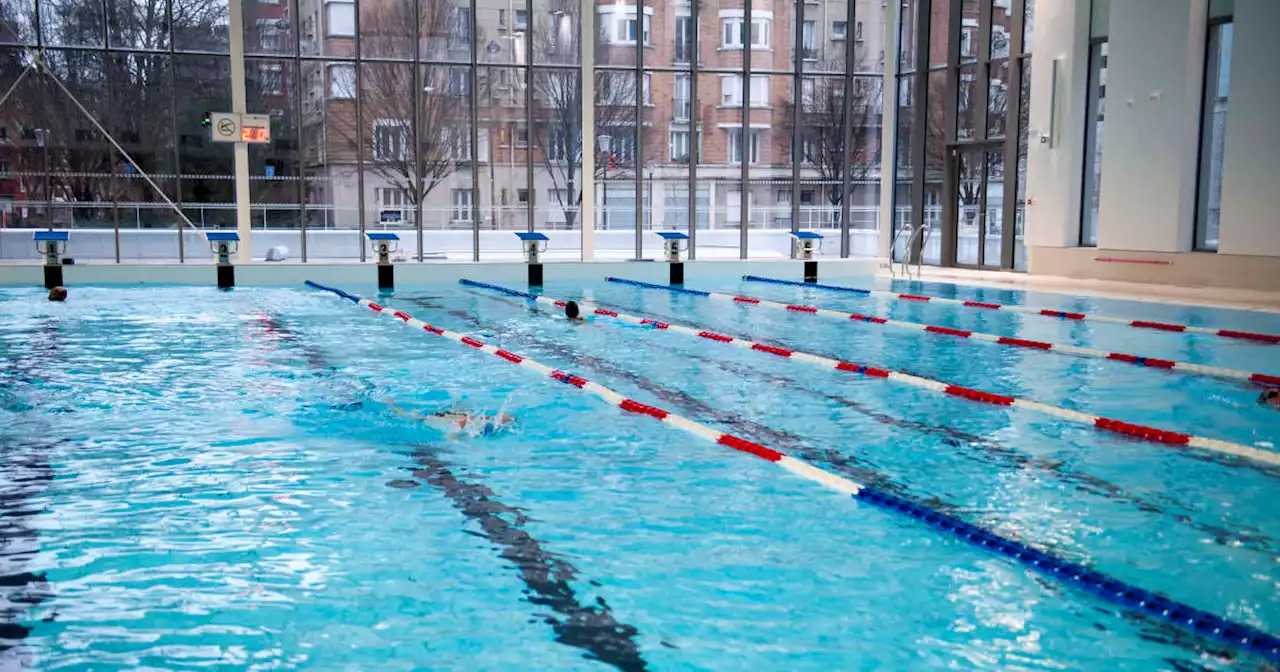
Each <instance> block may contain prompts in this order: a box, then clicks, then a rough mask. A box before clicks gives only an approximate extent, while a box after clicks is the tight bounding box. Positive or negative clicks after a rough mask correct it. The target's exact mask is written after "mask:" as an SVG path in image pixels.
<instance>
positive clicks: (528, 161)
mask: <svg viewBox="0 0 1280 672" xmlns="http://www.w3.org/2000/svg"><path fill="white" fill-rule="evenodd" d="M524 6H525V17H526V19H525V26H524V129H525V136H526V137H527V138H528V141H527V142H525V143H524V163H525V185H526V186H525V192H526V195H527V198H526V200H525V210H526V212H525V216H526V218H527V219H528V225H529V232H530V233H532V232H533V229H534V219H535V215H536V213H537V207H536V205H537V193H536V192H535V191H534V181H533V170H534V167H533V144H534V141H533V139H534V138H535V137H537V135H536V134H535V133H534V129H533V124H534V116H535V115H534V108H533V26H534V18H533V0H525V5H524ZM514 18H515V17H512V19H514ZM519 131H520V127H519V125H517V126H516V139H517V140H518V139H519V136H520V132H519ZM516 144H519V143H516ZM516 200H520V199H519V198H517V199H516Z"/></svg>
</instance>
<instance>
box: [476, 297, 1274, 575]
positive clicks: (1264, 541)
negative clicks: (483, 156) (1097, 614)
mask: <svg viewBox="0 0 1280 672" xmlns="http://www.w3.org/2000/svg"><path fill="white" fill-rule="evenodd" d="M475 295H476V296H483V297H486V298H488V299H490V300H492V301H495V302H498V303H503V304H506V305H510V306H513V307H517V308H521V309H526V310H534V311H538V310H541V308H540V307H537V308H535V307H532V306H529V305H528V304H527V303H525V302H517V301H514V300H509V299H506V298H502V297H498V296H494V295H492V294H488V293H485V292H477V293H475ZM594 303H595V304H596V305H601V306H608V307H610V308H614V309H616V310H618V311H619V312H627V313H631V314H634V315H643V316H645V317H650V318H655V319H658V320H659V321H662V322H671V323H682V324H685V325H686V326H689V327H692V328H695V329H704V330H711V331H718V332H719V333H724V334H727V335H729V336H733V337H734V338H741V339H743V340H753V339H752V338H751V337H749V336H745V335H741V334H735V333H734V332H733V331H732V330H725V329H718V328H717V329H713V328H711V327H705V326H702V325H698V324H697V323H694V322H690V321H688V320H678V321H673V320H674V318H668V317H667V316H664V315H657V314H654V313H651V312H650V313H644V314H642V313H637V312H636V311H635V310H634V309H632V308H629V307H627V306H622V305H618V304H605V303H602V302H598V301H597V302H594ZM507 335H508V336H511V337H517V338H518V337H519V335H518V334H516V333H515V332H508V334H507ZM758 342H765V341H758ZM765 343H766V344H768V343H767V342H765ZM779 347H781V346H779ZM682 356H685V357H688V358H689V359H691V360H694V361H698V362H700V363H703V364H707V365H709V366H713V367H716V368H718V369H720V370H721V371H724V372H726V373H729V374H732V375H735V376H738V377H741V378H744V379H747V380H756V381H760V382H767V383H769V384H771V385H776V386H778V387H783V388H786V389H789V390H793V391H796V392H799V393H802V394H809V395H812V396H816V397H819V398H821V399H825V400H827V401H829V402H831V403H834V404H837V405H840V406H844V407H846V408H848V409H849V410H851V411H854V412H856V413H859V414H861V415H863V416H865V417H867V418H870V419H871V420H874V421H876V422H879V423H881V424H885V425H890V426H893V427H899V428H901V429H906V430H910V431H915V432H919V433H922V434H926V435H935V436H941V437H942V439H943V441H944V442H945V443H946V444H947V445H949V446H952V447H954V448H970V449H973V450H976V451H979V452H980V453H981V455H982V456H985V457H987V458H990V459H989V460H986V461H984V460H982V459H981V457H980V456H978V455H973V454H971V453H970V452H965V453H959V454H958V457H961V458H962V459H971V460H976V461H978V462H979V463H980V464H984V465H987V466H997V467H1004V468H1007V469H1011V470H1015V471H1039V472H1042V473H1045V474H1046V475H1049V476H1054V477H1057V478H1059V479H1060V480H1062V481H1063V482H1064V483H1068V484H1070V485H1072V486H1073V487H1075V488H1076V490H1078V491H1079V492H1083V493H1088V494H1093V495H1096V496H1098V497H1101V498H1103V499H1109V500H1111V501H1115V502H1118V503H1122V504H1129V505H1132V506H1134V507H1135V508H1137V509H1138V510H1140V511H1143V512H1146V513H1153V514H1158V515H1168V516H1169V518H1170V519H1171V520H1174V521H1176V522H1178V523H1180V524H1182V525H1185V526H1187V527H1189V528H1191V529H1193V530H1196V531H1197V532H1200V533H1203V534H1207V535H1210V536H1211V537H1212V538H1213V540H1214V542H1215V543H1217V544H1219V545H1222V546H1235V545H1239V546H1240V547H1243V548H1248V549H1250V550H1253V551H1256V552H1261V553H1268V554H1273V553H1275V552H1276V551H1275V542H1274V540H1273V539H1271V537H1269V536H1267V535H1266V534H1264V533H1263V532H1262V531H1260V530H1258V529H1257V528H1242V529H1240V530H1229V529H1226V528H1224V527H1220V526H1217V525H1212V524H1209V523H1205V522H1201V521H1197V520H1195V519H1194V518H1191V517H1190V516H1189V515H1186V514H1183V513H1173V512H1169V511H1167V510H1166V509H1165V508H1164V507H1163V506H1161V505H1160V504H1157V503H1155V502H1153V501H1150V500H1148V499H1147V498H1144V497H1142V496H1139V495H1134V494H1130V493H1128V492H1126V491H1125V490H1124V489H1123V488H1121V487H1120V486H1119V485H1116V484H1115V483H1111V482H1110V481H1107V480H1106V479H1103V478H1100V477H1097V476H1093V475H1091V474H1086V473H1083V472H1080V471H1076V470H1074V469H1071V468H1069V467H1066V466H1065V465H1064V464H1063V462H1062V461H1060V460H1050V459H1045V458H1036V457H1031V456H1029V455H1026V454H1025V453H1022V452H1021V451H1018V450H1017V449H1015V448H1012V447H1010V446H1005V445H1003V444H1000V443H998V442H996V441H992V440H991V439H988V438H986V437H983V436H979V435H977V434H971V433H969V432H964V431H962V430H959V429H955V428H953V427H948V426H946V425H933V424H930V423H927V422H922V421H918V420H909V419H905V418H898V417H894V416H892V415H889V414H886V413H881V412H879V411H876V410H873V409H870V408H868V407H867V406H865V405H864V404H861V403H859V402H857V401H854V400H852V399H849V398H847V397H843V396H840V395H838V394H832V393H829V392H822V391H819V390H815V389H812V388H809V387H806V386H804V385H802V384H800V383H798V382H797V381H795V380H792V379H789V378H785V377H782V376H777V375H773V374H770V373H767V372H765V371H761V370H758V369H754V368H750V367H746V366H739V365H736V364H733V363H731V362H728V361H725V360H721V359H718V358H715V357H708V356H704V355H697V354H693V353H688V352H683V353H682ZM584 357H587V356H584ZM602 364H603V366H605V367H613V368H614V369H616V366H615V365H613V364H612V363H610V362H603V361H602ZM611 372H614V371H611ZM614 373H616V375H623V376H625V375H627V374H626V373H625V372H621V373H617V372H614ZM631 382H634V383H637V384H640V385H641V386H642V387H643V384H641V383H639V381H636V380H632V381H631ZM645 389H649V388H645ZM649 391H650V392H653V391H654V390H652V389H649ZM677 394H683V393H677ZM686 396H687V395H686ZM689 400H691V401H693V403H701V402H698V401H697V400H693V399H692V398H691V397H690V398H689ZM673 403H679V402H673ZM687 407H688V406H686V408H687ZM704 412H705V411H704ZM710 412H712V413H715V411H710ZM734 417H736V416H734ZM766 429H767V428H766ZM788 438H789V439H792V441H791V442H792V443H793V444H794V442H795V441H798V440H800V437H798V436H795V435H790V436H789V437H788ZM774 440H775V441H776V439H774ZM859 475H860V476H861V477H863V478H870V477H868V476H866V475H864V474H859ZM869 484H871V485H875V487H878V488H889V489H892V488H893V487H894V486H892V485H889V484H887V483H869ZM1160 499H1162V500H1164V502H1165V503H1166V504H1169V505H1172V506H1176V507H1179V508H1181V509H1183V510H1184V511H1185V510H1186V508H1185V507H1184V506H1183V505H1182V504H1181V503H1179V502H1178V501H1176V500H1174V499H1172V498H1168V497H1161V498H1160ZM931 501H932V502H933V503H934V504H936V505H937V506H941V507H943V508H946V506H945V504H944V503H943V502H941V501H940V500H937V499H934V500H931ZM953 512H954V510H953ZM1246 530H1247V531H1246ZM1070 555H1076V554H1070Z"/></svg>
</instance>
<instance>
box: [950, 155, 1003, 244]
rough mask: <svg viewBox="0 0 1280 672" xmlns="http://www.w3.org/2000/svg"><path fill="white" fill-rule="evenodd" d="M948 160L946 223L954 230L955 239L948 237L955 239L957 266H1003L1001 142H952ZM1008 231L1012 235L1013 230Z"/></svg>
mask: <svg viewBox="0 0 1280 672" xmlns="http://www.w3.org/2000/svg"><path fill="white" fill-rule="evenodd" d="M950 160H951V166H950V168H951V170H950V171H949V172H950V176H951V180H950V185H949V188H948V191H949V194H950V200H951V205H952V206H953V207H952V208H949V210H950V211H951V213H953V221H950V222H947V224H948V225H949V227H950V228H951V229H952V230H953V231H955V236H954V238H951V237H948V238H951V240H953V241H954V245H955V249H954V252H955V260H956V262H955V263H956V265H957V266H967V267H969V268H989V269H999V268H1004V267H1006V266H1005V264H1004V263H1003V256H1004V255H1003V251H1004V247H1005V240H1004V236H1005V233H1006V232H1005V227H1004V221H1003V220H1004V148H1003V143H983V144H979V145H955V146H952V149H951V157H950ZM1008 233H1009V235H1010V236H1011V237H1012V235H1013V232H1012V230H1010V231H1009V232H1008ZM1009 242H1010V243H1011V242H1012V240H1011V241H1009Z"/></svg>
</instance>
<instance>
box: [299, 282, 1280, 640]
mask: <svg viewBox="0 0 1280 672" xmlns="http://www.w3.org/2000/svg"><path fill="white" fill-rule="evenodd" d="M306 284H307V286H308V287H313V288H315V289H319V290H322V291H326V292H332V293H333V294H336V295H338V296H340V297H342V298H344V299H347V300H349V301H351V302H353V303H355V304H357V305H360V306H364V307H366V308H368V309H370V310H372V311H374V312H376V313H379V314H382V315H386V316H389V317H393V318H395V319H398V320H400V321H401V322H402V323H403V324H405V325H406V326H409V327H411V328H414V329H421V330H423V331H425V332H427V333H430V334H434V335H436V336H442V337H444V338H447V339H449V340H452V341H456V342H458V343H462V344H463V345H467V346H470V347H472V348H475V349H477V350H481V351H483V352H487V353H489V354H491V355H494V356H496V357H499V358H501V359H504V360H506V361H508V362H510V363H512V364H518V365H520V366H523V367H526V368H529V369H532V370H534V371H536V372H538V373H540V374H542V375H543V376H546V377H550V378H552V379H554V380H557V381H560V382H562V383H566V384H569V385H572V386H574V387H576V388H578V389H580V390H583V391H585V392H589V393H591V394H593V395H595V396H597V397H599V398H600V399H603V400H604V401H606V402H608V403H610V404H612V405H614V406H617V407H618V408H620V409H622V410H624V411H627V412H629V413H635V414H638V415H647V416H649V417H652V418H655V419H657V420H660V421H662V422H664V423H666V424H668V425H670V426H672V427H675V428H677V429H680V430H682V431H684V432H687V433H689V434H693V435H694V436H698V437H701V438H704V439H706V440H708V441H712V442H714V443H717V444H720V445H723V446H726V447H729V448H732V449H734V450H736V451H739V452H742V453H746V454H748V455H754V456H755V457H758V458H761V459H763V460H765V461H767V462H772V463H774V464H777V465H778V466H780V467H782V468H784V469H786V470H787V471H790V472H791V473H793V474H795V475H797V476H800V477H802V478H805V479H808V480H810V481H813V482H816V483H818V484H820V485H823V486H825V487H827V488H830V489H832V490H835V491H837V492H840V493H844V494H847V495H849V496H850V497H852V498H853V499H854V500H855V501H858V502H864V503H866V504H869V505H871V506H875V507H877V508H879V509H881V510H884V511H890V512H894V513H897V514H900V515H903V516H905V517H907V518H910V519H912V520H915V521H918V522H921V523H924V524H925V525H927V526H928V527H931V528H933V529H935V530H938V531H940V532H944V533H946V534H948V535H950V536H952V537H954V538H956V539H959V540H961V541H963V542H965V543H968V544H970V545H972V546H975V547H977V548H981V549H986V550H988V551H992V552H994V553H997V554H1000V555H1003V556H1005V557H1006V558H1009V559H1011V560H1013V561H1014V562H1016V563H1018V564H1020V565H1022V566H1023V567H1026V568H1027V569H1030V570H1032V571H1035V572H1037V573H1039V574H1042V575H1044V576H1048V577H1050V578H1053V579H1056V580H1058V581H1061V582H1062V583H1065V584H1067V585H1069V586H1075V587H1077V588H1080V589H1082V590H1084V591H1087V592H1089V593H1092V594H1093V595H1095V596H1097V597H1100V598H1102V599H1104V600H1107V601H1109V602H1111V603H1113V604H1116V605H1118V606H1120V607H1122V608H1125V609H1131V610H1134V611H1138V612H1141V613H1143V614H1145V615H1147V616H1150V617H1152V618H1154V619H1157V620H1160V621H1163V622H1165V623H1168V624H1170V625H1173V626H1175V627H1178V628H1180V629H1182V630H1184V631H1186V632H1189V633H1192V634H1196V635H1200V636H1203V637H1207V638H1212V639H1215V640H1217V641H1220V642H1223V643H1225V644H1229V645H1231V646H1233V647H1239V648H1241V649H1243V650H1246V651H1249V652H1251V653H1254V654H1257V655H1260V656H1262V657H1265V658H1268V659H1271V660H1275V661H1280V637H1276V636H1274V635H1271V634H1268V633H1266V632H1264V631H1262V630H1259V629H1257V628H1254V627H1251V626H1248V625H1245V624H1242V623H1236V622H1234V621H1231V620H1228V619H1225V618H1222V617H1220V616H1217V615H1215V614H1211V613H1209V612H1206V611H1202V610H1200V609H1196V608H1194V607H1191V606H1189V605H1186V604H1183V603H1181V602H1178V601H1176V600H1173V599H1170V598H1168V597H1165V596H1163V595H1160V594H1158V593H1155V592H1152V591H1149V590H1144V589H1142V588H1138V587H1136V586H1133V585H1131V584H1128V583H1125V582H1123V581H1120V580H1119V579H1115V578H1112V577H1109V576H1107V575H1106V574H1103V573H1101V572H1098V571H1095V570H1093V569H1090V568H1088V567H1086V566H1084V565H1082V564H1079V563H1076V562H1071V561H1069V560H1063V559H1061V558H1058V557H1055V556H1053V555H1051V554H1049V553H1046V552H1044V551H1041V550H1038V549H1036V548H1033V547H1031V546H1028V545H1027V544H1024V543H1022V542H1020V541H1016V540H1014V539H1010V538H1008V537H1005V536H1002V535H1000V534H997V533H995V532H991V531H990V530H986V529H984V528H982V527H979V526H977V525H974V524H972V523H968V522H965V521H963V520H961V519H959V518H956V517H955V516H951V515H947V514H945V513H941V512H939V511H935V510H934V509H932V508H930V507H928V506H924V505H922V504H917V503H915V502H912V501H910V500H908V499H905V498H902V497H898V496H896V495H893V494H890V493H887V492H883V491H880V490H876V489H874V488H870V487H867V486H865V485H863V484H861V483H856V482H854V481H852V480H850V479H847V478H844V477H843V476H839V475H837V474H833V473H831V472H829V471H825V470H823V469H820V468H818V467H815V466H813V465H811V464H809V463H807V462H802V461H800V460H797V459H795V458H793V457H791V456H789V455H786V454H785V453H782V452H779V451H776V450H773V449H771V448H768V447H766V446H763V445H760V444H758V443H753V442H751V441H747V440H746V439H742V438H739V437H736V436H733V435H730V434H726V433H724V432H721V431H719V430H716V429H714V428H711V427H708V426H706V425H703V424H701V423H698V422H695V421H693V420H689V419H687V418H683V417H681V416H678V415H675V414H672V413H669V412H667V411H665V410H663V409H660V408H657V407H655V406H649V405H646V404H642V403H640V402H637V401H634V400H631V399H627V398H626V397H623V396H622V395H620V394H618V393H617V392H614V391H613V390H611V389H609V388H607V387H604V386H603V385H600V384H599V383H594V382H592V381H589V380H586V379H585V378H581V377H579V376H575V375H573V374H570V373H568V372H565V371H561V370H559V369H552V368H551V367H549V366H546V365H544V364H541V363H539V362H536V361H534V360H532V359H529V358H527V357H523V356H521V355H518V354H516V353H513V352H509V351H507V350H502V349H500V348H498V347H496V346H494V345H491V344H488V343H484V342H482V341H479V340H477V339H474V338H471V337H470V336H465V335H463V334H459V333H457V332H454V331H450V330H448V329H442V328H440V327H436V326H432V325H430V324H428V323H426V322H423V321H422V320H419V319H417V318H414V317H412V316H410V315H409V314H408V313H405V312H403V311H399V310H392V309H390V308H384V307H383V306H380V305H378V304H376V303H374V302H372V301H369V300H368V299H362V298H359V297H357V296H354V295H352V294H348V293H346V292H343V291H341V290H338V289H335V288H332V287H326V286H324V285H320V284H317V283H314V282H311V281H310V280H308V281H307V283H306ZM468 284H471V285H472V286H484V285H483V283H468ZM489 287H494V288H496V287H497V286H496V285H490V286H489ZM504 289H505V288H504ZM513 291H514V290H507V293H512V292H513ZM511 295H513V296H514V295H518V294H514V293H512V294H511Z"/></svg>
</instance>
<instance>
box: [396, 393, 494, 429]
mask: <svg viewBox="0 0 1280 672" xmlns="http://www.w3.org/2000/svg"><path fill="white" fill-rule="evenodd" d="M384 402H385V403H386V404H387V407H388V408H390V409H391V411H392V412H393V413H395V414H396V415H399V416H402V417H406V418H410V419H412V420H416V421H418V422H425V423H429V424H433V425H444V426H445V429H446V430H447V431H448V432H450V433H461V432H474V433H475V434H479V435H481V436H492V435H494V434H497V433H499V432H502V431H504V430H507V429H510V428H511V426H512V425H513V424H514V423H515V420H516V419H515V418H513V417H511V415H509V414H507V413H499V414H497V415H485V414H483V413H467V412H465V411H455V410H445V411H438V412H436V413H430V414H422V413H415V412H413V411H410V410H408V409H406V408H401V407H400V406H396V405H395V404H393V403H391V400H389V399H387V400H384Z"/></svg>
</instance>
